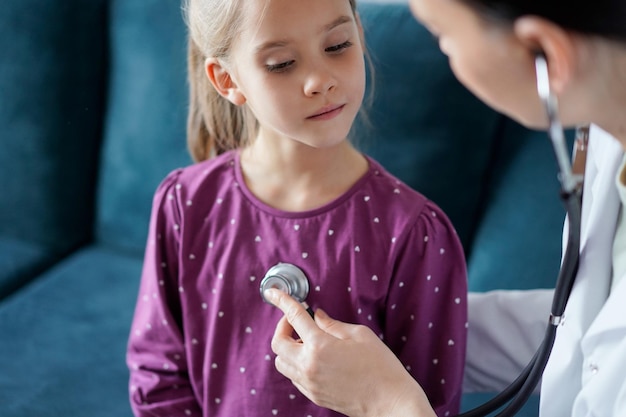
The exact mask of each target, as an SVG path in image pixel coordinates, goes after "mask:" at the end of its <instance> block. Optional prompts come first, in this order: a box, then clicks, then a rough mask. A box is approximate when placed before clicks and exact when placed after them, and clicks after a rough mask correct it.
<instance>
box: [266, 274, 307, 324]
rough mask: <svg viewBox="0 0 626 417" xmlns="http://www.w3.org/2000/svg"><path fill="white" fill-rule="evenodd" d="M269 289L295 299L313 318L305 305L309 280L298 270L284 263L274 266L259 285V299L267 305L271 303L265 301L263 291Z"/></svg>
mask: <svg viewBox="0 0 626 417" xmlns="http://www.w3.org/2000/svg"><path fill="white" fill-rule="evenodd" d="M270 288H276V289H277V290H281V291H282V292H284V293H287V294H288V295H290V296H292V297H293V298H295V299H296V301H298V302H299V303H300V304H302V306H303V307H304V308H305V309H306V311H307V312H308V313H309V314H310V315H311V317H313V309H311V307H309V305H308V304H307V303H306V297H307V296H308V295H309V280H308V279H307V277H306V274H305V273H304V271H302V270H301V269H300V268H298V267H297V266H295V265H293V264H290V263H285V262H279V263H278V264H276V265H274V266H273V267H271V268H270V269H268V270H267V272H266V273H265V276H264V277H263V279H262V280H261V284H260V285H259V291H260V292H261V298H263V301H265V302H266V303H268V304H271V303H270V302H269V301H267V300H266V299H265V290H269V289H270Z"/></svg>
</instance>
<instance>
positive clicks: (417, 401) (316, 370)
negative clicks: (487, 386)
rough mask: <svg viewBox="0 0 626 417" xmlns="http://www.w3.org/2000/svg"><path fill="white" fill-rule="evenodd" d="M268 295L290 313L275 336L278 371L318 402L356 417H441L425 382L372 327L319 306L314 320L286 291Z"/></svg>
mask: <svg viewBox="0 0 626 417" xmlns="http://www.w3.org/2000/svg"><path fill="white" fill-rule="evenodd" d="M265 297H266V299H267V300H268V301H269V302H271V303H272V304H273V305H275V306H276V307H278V308H279V309H280V310H282V311H283V313H285V316H284V317H283V318H282V319H281V320H280V321H279V322H278V325H277V326H276V331H275V333H274V337H273V338H272V350H273V351H274V353H275V354H276V355H277V356H276V362H275V365H276V369H277V370H278V371H279V372H280V373H281V374H283V375H284V376H286V377H287V378H289V379H290V380H291V381H292V382H293V384H294V385H295V386H296V387H297V388H298V389H299V390H300V392H302V393H303V394H304V395H305V396H307V397H308V398H309V399H310V400H311V401H313V402H314V403H315V404H317V405H319V406H322V407H325V408H330V409H332V410H335V411H337V412H340V413H342V414H345V415H347V416H353V417H356V416H359V417H369V416H372V417H374V416H376V417H379V416H386V417H396V416H397V417H400V416H402V417H405V416H413V417H432V416H435V413H434V411H433V409H432V408H431V406H430V404H429V402H428V399H427V398H426V395H425V394H424V391H423V390H422V388H421V387H420V386H419V384H418V383H417V382H416V381H415V380H414V379H413V377H411V375H410V374H409V373H408V372H407V371H406V369H405V368H404V366H403V365H402V363H400V361H399V360H398V359H397V357H396V356H395V355H394V354H393V352H391V351H390V350H389V349H388V348H387V346H386V345H385V344H384V343H383V342H382V341H381V340H380V339H379V338H378V337H377V336H376V335H375V334H374V333H373V332H372V331H371V330H370V329H369V328H368V327H366V326H361V325H354V324H347V323H343V322H340V321H337V320H333V319H331V318H330V317H329V316H328V315H327V314H326V313H325V312H323V311H322V310H319V309H318V310H317V311H316V312H315V320H313V319H312V318H311V316H310V315H309V314H308V313H307V312H306V310H305V309H304V307H303V306H302V305H301V304H300V303H299V302H298V301H296V300H295V299H293V298H292V297H291V296H289V295H287V294H285V293H284V292H282V291H280V290H276V289H271V290H267V291H266V292H265ZM294 331H295V332H296V333H297V334H298V336H299V337H300V339H298V340H296V339H294V337H293V332H294Z"/></svg>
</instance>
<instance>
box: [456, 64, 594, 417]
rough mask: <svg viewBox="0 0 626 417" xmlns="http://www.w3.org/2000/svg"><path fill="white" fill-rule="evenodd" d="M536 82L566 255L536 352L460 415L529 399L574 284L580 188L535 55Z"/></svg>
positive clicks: (514, 408)
mask: <svg viewBox="0 0 626 417" xmlns="http://www.w3.org/2000/svg"><path fill="white" fill-rule="evenodd" d="M535 63H536V68H537V85H538V91H539V96H540V97H541V99H542V101H543V103H544V105H545V107H546V113H547V116H548V121H549V125H550V127H549V130H548V134H549V137H550V139H551V141H552V145H553V150H554V154H555V158H556V160H557V163H558V166H559V181H560V182H561V194H560V197H561V200H563V203H564V205H565V210H566V212H567V221H568V238H567V244H566V247H565V255H564V256H563V261H562V263H561V268H560V270H559V275H558V278H557V282H556V285H555V290H554V297H553V299H552V306H551V310H550V319H549V322H548V325H547V327H546V332H545V335H544V338H543V341H542V343H541V345H540V346H539V348H538V349H537V352H535V354H534V356H533V357H532V359H531V360H530V362H529V363H528V365H526V367H525V368H524V370H523V371H522V373H521V374H520V375H519V376H518V377H517V378H516V379H515V381H513V382H512V383H511V384H510V385H509V386H508V387H507V388H505V389H504V390H503V391H502V392H501V393H499V394H498V395H496V396H495V397H494V398H492V399H491V400H489V401H488V402H486V403H484V404H482V405H480V406H478V407H476V408H473V409H472V410H469V411H467V412H464V413H462V414H459V415H458V416H457V417H484V416H487V415H489V414H490V413H493V412H495V411H496V410H498V409H500V408H502V407H504V406H505V404H507V403H508V404H507V405H506V407H505V408H504V409H502V410H501V411H500V412H499V413H498V414H496V416H497V417H509V416H514V415H515V414H516V413H517V412H518V411H519V410H520V409H521V408H522V406H523V405H524V404H525V403H526V402H527V401H528V399H529V398H530V396H531V395H532V393H533V391H534V390H535V387H536V386H537V384H538V383H539V381H540V380H541V376H542V375H543V371H544V370H545V367H546V365H547V363H548V359H549V358H550V354H551V352H552V347H553V346H554V341H555V339H556V329H557V327H558V326H559V325H560V324H561V323H562V321H563V313H564V311H565V307H566V305H567V300H568V299H569V296H570V293H571V291H572V288H573V286H574V280H575V279H576V274H577V272H578V264H579V254H580V237H581V235H580V229H581V221H582V194H581V193H582V189H581V188H582V187H580V182H579V180H577V179H576V177H575V175H574V174H573V172H572V169H571V165H570V163H569V160H568V159H567V158H566V157H565V156H566V155H567V148H566V145H565V136H564V134H563V129H562V127H561V124H560V122H559V121H558V117H557V115H558V111H557V103H556V98H555V97H554V96H553V95H552V94H551V93H550V86H549V78H548V68H547V63H546V60H545V57H544V56H543V55H542V54H538V55H537V57H536V62H535Z"/></svg>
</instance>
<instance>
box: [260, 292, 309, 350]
mask: <svg viewBox="0 0 626 417" xmlns="http://www.w3.org/2000/svg"><path fill="white" fill-rule="evenodd" d="M264 295H265V298H266V299H267V300H268V301H270V302H271V303H272V304H273V305H274V306H276V307H278V308H279V309H280V310H281V311H282V312H283V313H284V314H285V318H286V320H287V322H289V324H290V325H291V330H295V332H296V333H298V335H299V336H300V338H301V339H302V340H303V341H305V342H306V340H307V339H308V338H310V337H314V336H315V335H316V334H318V333H319V332H320V331H321V330H320V328H319V327H318V326H317V324H316V323H315V321H314V320H313V319H312V318H311V316H310V315H309V313H307V311H306V309H305V308H304V307H303V306H302V304H300V303H299V302H298V301H296V300H295V299H294V298H293V297H291V296H290V295H288V294H286V293H284V292H283V291H280V290H277V289H274V288H272V289H269V290H266V291H265V293H264ZM281 322H283V320H281ZM281 322H279V324H278V325H277V327H276V332H275V333H274V338H276V337H279V338H284V337H286V336H289V337H290V338H291V333H292V332H291V331H290V329H288V328H287V327H285V326H284V324H282V325H281ZM272 344H273V341H272Z"/></svg>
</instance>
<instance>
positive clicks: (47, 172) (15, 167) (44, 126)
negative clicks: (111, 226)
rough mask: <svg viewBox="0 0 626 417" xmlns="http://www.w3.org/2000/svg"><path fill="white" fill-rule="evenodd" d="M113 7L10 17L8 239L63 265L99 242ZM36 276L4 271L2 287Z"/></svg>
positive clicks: (5, 11)
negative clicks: (99, 174) (64, 258)
mask: <svg viewBox="0 0 626 417" xmlns="http://www.w3.org/2000/svg"><path fill="white" fill-rule="evenodd" d="M105 6H106V2H105V0H93V1H89V2H83V1H80V0H67V1H64V2H61V3H58V2H45V1H40V0H21V1H11V2H4V3H3V5H2V7H1V8H0V28H2V29H0V32H1V35H0V50H2V65H0V126H2V129H1V132H2V133H1V134H0V138H1V139H0V140H1V144H2V145H1V148H0V178H2V198H1V199H0V225H1V226H0V238H4V239H15V241H17V242H23V243H22V244H23V245H26V246H30V247H31V248H36V249H34V250H35V252H37V253H39V254H41V255H42V256H44V257H51V258H58V257H60V256H61V255H64V254H66V253H68V251H70V250H73V249H75V248H77V247H78V246H80V245H82V244H84V243H86V242H88V241H89V240H90V239H91V235H92V229H93V217H94V216H93V210H94V198H93V193H94V190H95V178H96V166H97V156H98V149H99V146H100V137H101V134H100V131H101V128H102V113H103V104H104V93H105V84H104V80H105V77H106V75H105V71H106V56H105V50H106V31H105V27H106V26H105V23H106V21H105V16H106V13H105V11H106V9H105ZM4 257H6V255H0V258H4ZM33 260H34V262H33V265H37V264H41V263H40V262H41V259H40V258H39V256H36V257H35V258H33ZM13 261H15V262H16V263H17V262H19V258H15V259H13V258H12V262H13ZM3 262H4V261H3ZM36 271H37V268H36V267H35V268H28V267H24V268H14V269H11V270H10V271H9V272H7V271H6V270H0V287H2V286H3V284H2V283H3V282H8V281H9V280H10V281H11V282H12V284H11V286H12V287H14V288H17V287H19V285H23V284H25V283H26V282H28V281H29V280H30V279H31V278H32V277H33V275H32V273H33V272H36ZM8 273H10V274H12V277H11V278H8V277H7V275H5V274H8ZM0 291H1V290H0Z"/></svg>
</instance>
